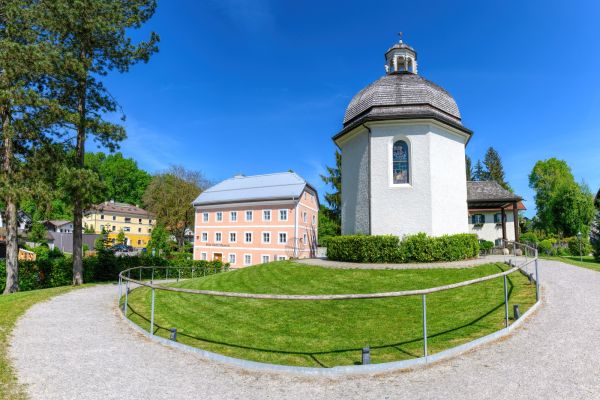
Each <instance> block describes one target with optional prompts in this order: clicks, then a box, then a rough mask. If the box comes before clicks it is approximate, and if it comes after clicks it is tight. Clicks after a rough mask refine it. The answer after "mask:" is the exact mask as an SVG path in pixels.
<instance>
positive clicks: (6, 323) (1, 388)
mask: <svg viewBox="0 0 600 400" xmlns="http://www.w3.org/2000/svg"><path fill="white" fill-rule="evenodd" d="M73 289H75V288H74V287H71V286H64V287H57V288H52V289H43V290H32V291H28V292H20V293H15V294H9V295H0V399H10V400H15V399H25V398H26V396H25V392H24V391H23V388H22V387H20V386H19V385H18V384H17V379H16V377H15V375H14V371H13V369H12V367H11V366H10V363H9V360H8V354H7V350H8V344H9V336H10V333H11V331H12V329H13V328H14V326H15V323H16V322H17V319H18V318H19V317H20V316H21V315H23V314H24V313H25V311H27V309H29V307H31V306H33V305H34V304H36V303H39V302H41V301H46V300H48V299H50V298H51V297H54V296H56V295H59V294H63V293H66V292H69V291H71V290H73Z"/></svg>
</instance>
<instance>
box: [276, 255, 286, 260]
mask: <svg viewBox="0 0 600 400" xmlns="http://www.w3.org/2000/svg"><path fill="white" fill-rule="evenodd" d="M277 260H278V261H285V260H286V257H285V256H277Z"/></svg>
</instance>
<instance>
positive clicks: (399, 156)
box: [392, 140, 409, 185]
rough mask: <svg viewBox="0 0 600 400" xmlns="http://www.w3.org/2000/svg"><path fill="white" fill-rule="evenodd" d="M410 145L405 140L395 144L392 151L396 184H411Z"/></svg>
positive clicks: (393, 173)
mask: <svg viewBox="0 0 600 400" xmlns="http://www.w3.org/2000/svg"><path fill="white" fill-rule="evenodd" d="M408 162H409V159H408V145H407V144H406V142H405V141H404V140H398V141H396V142H394V147H393V149H392V175H393V177H394V180H393V182H394V184H395V185H398V184H403V183H409V170H408Z"/></svg>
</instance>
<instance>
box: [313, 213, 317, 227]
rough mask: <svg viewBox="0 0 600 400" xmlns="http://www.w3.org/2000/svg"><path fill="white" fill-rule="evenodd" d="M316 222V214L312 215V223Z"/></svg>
mask: <svg viewBox="0 0 600 400" xmlns="http://www.w3.org/2000/svg"><path fill="white" fill-rule="evenodd" d="M316 223H317V216H316V215H313V216H312V224H313V225H315V224H316Z"/></svg>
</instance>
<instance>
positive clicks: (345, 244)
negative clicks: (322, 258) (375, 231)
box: [327, 235, 400, 263]
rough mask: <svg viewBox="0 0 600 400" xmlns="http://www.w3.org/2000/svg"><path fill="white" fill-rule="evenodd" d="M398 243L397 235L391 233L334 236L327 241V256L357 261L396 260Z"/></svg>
mask: <svg viewBox="0 0 600 400" xmlns="http://www.w3.org/2000/svg"><path fill="white" fill-rule="evenodd" d="M399 243H400V240H399V239H398V237H397V236H392V235H378V236H376V235H373V236H370V235H346V236H335V237H330V238H329V239H328V241H327V257H328V258H329V259H331V260H338V261H350V262H359V263H384V262H396V260H397V259H398V257H399Z"/></svg>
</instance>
